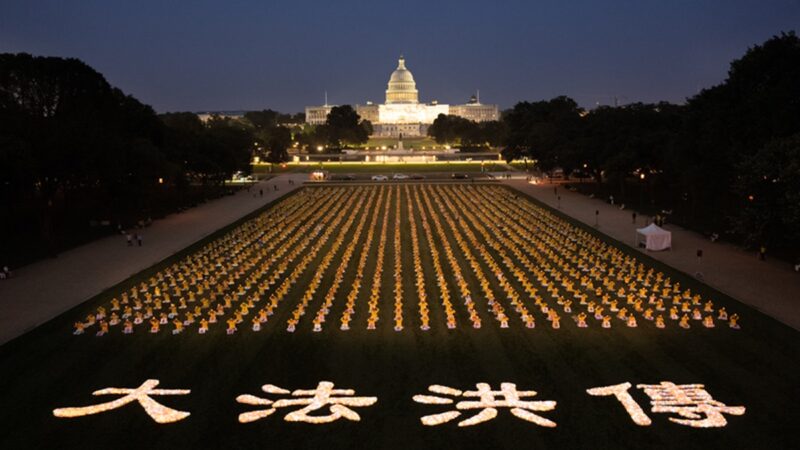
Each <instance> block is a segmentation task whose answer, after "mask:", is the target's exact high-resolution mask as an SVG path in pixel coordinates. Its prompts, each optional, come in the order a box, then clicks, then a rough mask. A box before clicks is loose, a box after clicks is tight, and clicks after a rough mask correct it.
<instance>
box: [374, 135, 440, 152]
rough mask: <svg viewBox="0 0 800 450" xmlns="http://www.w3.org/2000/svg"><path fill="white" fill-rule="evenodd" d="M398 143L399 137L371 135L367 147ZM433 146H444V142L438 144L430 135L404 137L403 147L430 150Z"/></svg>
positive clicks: (390, 145) (389, 145) (388, 145)
mask: <svg viewBox="0 0 800 450" xmlns="http://www.w3.org/2000/svg"><path fill="white" fill-rule="evenodd" d="M395 145H397V138H390V137H371V138H369V141H367V143H366V144H364V146H365V147H368V148H375V147H382V146H386V147H390V148H391V147H392V146H395ZM433 146H436V147H437V148H443V145H442V144H437V143H436V141H435V140H434V139H433V138H431V137H430V136H421V137H404V138H403V147H404V148H406V149H409V150H410V149H414V150H422V147H426V148H427V149H428V150H430V149H432V148H433Z"/></svg>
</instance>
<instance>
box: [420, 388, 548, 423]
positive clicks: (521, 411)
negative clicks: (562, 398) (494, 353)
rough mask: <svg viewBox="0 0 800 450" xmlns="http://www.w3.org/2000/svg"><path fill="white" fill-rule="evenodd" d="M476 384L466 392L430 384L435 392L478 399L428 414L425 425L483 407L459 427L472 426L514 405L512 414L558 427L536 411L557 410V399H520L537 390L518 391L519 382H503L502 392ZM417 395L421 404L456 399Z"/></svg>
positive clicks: (433, 403)
mask: <svg viewBox="0 0 800 450" xmlns="http://www.w3.org/2000/svg"><path fill="white" fill-rule="evenodd" d="M475 386H476V387H477V388H478V390H476V391H464V392H462V391H460V390H458V389H453V388H450V387H447V386H440V385H433V386H429V387H428V390H429V391H430V392H433V393H434V394H441V395H448V396H451V397H468V398H472V397H476V398H477V400H463V401H460V402H458V403H456V405H455V408H456V409H455V410H452V411H446V412H443V413H440V414H433V415H429V416H425V417H422V418H421V419H420V421H421V422H422V423H423V425H429V426H431V425H440V424H443V423H446V422H449V421H451V420H453V419H455V418H457V417H459V416H460V415H461V412H460V411H459V410H462V411H464V410H473V409H477V410H480V411H479V412H478V413H477V414H475V415H473V416H472V417H469V418H467V419H464V420H462V421H461V422H459V423H458V426H459V427H468V426H472V425H477V424H479V423H483V422H486V421H488V420H492V419H494V418H495V417H497V408H511V410H510V412H511V414H513V415H514V416H516V417H519V418H520V419H522V420H526V421H528V422H533V423H535V424H537V425H540V426H543V427H555V426H556V423H555V422H553V421H551V420H549V419H546V418H544V417H542V416H539V415H537V414H534V413H533V411H552V410H554V409H555V408H556V402H555V401H550V400H547V401H529V400H520V398H522V397H533V396H535V395H536V391H517V385H516V384H514V383H501V384H500V390H499V391H493V390H492V389H491V387H490V386H489V384H487V383H477V384H476V385H475ZM498 397H499V398H498ZM413 398H414V401H415V402H417V403H424V404H429V405H431V404H432V405H450V404H452V403H453V400H452V399H449V398H445V397H439V396H435V395H415V396H414V397H413Z"/></svg>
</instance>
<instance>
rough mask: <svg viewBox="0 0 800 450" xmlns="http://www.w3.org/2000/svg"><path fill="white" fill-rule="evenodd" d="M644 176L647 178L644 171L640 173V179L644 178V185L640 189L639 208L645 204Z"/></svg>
mask: <svg viewBox="0 0 800 450" xmlns="http://www.w3.org/2000/svg"><path fill="white" fill-rule="evenodd" d="M644 178H645V175H644V172H642V173H640V174H639V179H640V180H642V187H641V189H639V209H641V208H642V205H643V204H644V186H645V181H644Z"/></svg>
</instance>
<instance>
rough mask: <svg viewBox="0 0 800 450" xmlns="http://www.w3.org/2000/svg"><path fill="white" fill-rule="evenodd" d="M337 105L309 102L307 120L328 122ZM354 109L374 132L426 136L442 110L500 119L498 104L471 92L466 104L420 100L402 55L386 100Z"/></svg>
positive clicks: (480, 118) (481, 118)
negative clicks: (310, 103)
mask: <svg viewBox="0 0 800 450" xmlns="http://www.w3.org/2000/svg"><path fill="white" fill-rule="evenodd" d="M334 106H336V105H328V104H327V102H326V104H325V105H321V106H307V107H306V123H309V124H312V125H320V124H323V123H325V119H326V118H327V117H328V113H330V112H331V108H333V107H334ZM355 110H356V112H357V113H358V115H359V116H361V119H362V120H369V121H370V122H371V123H372V127H373V129H374V134H373V136H384V137H397V136H399V135H400V134H402V135H403V136H424V135H426V134H427V132H428V126H430V124H432V123H433V121H434V120H435V119H436V118H437V117H438V116H439V114H445V115H447V114H450V115H454V116H459V117H463V118H465V119H468V120H472V121H475V122H485V121H490V120H499V119H500V112H499V109H498V107H497V105H484V104H482V103H481V102H480V99H479V98H477V97H476V96H472V97H471V98H470V100H469V102H468V103H467V104H464V105H443V104H439V103H438V102H436V101H433V102H431V103H420V102H419V91H417V83H416V82H415V81H414V75H412V74H411V71H410V70H408V69H407V68H406V61H405V59H404V58H403V56H402V55H401V56H400V60H399V61H398V62H397V69H395V71H394V72H392V75H391V77H389V86H388V88H387V89H386V103H384V104H373V103H372V102H367V104H365V105H355Z"/></svg>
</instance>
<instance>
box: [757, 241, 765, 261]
mask: <svg viewBox="0 0 800 450" xmlns="http://www.w3.org/2000/svg"><path fill="white" fill-rule="evenodd" d="M758 260H759V261H766V260H767V247H766V246H765V245H764V244H761V247H759V248H758Z"/></svg>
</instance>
